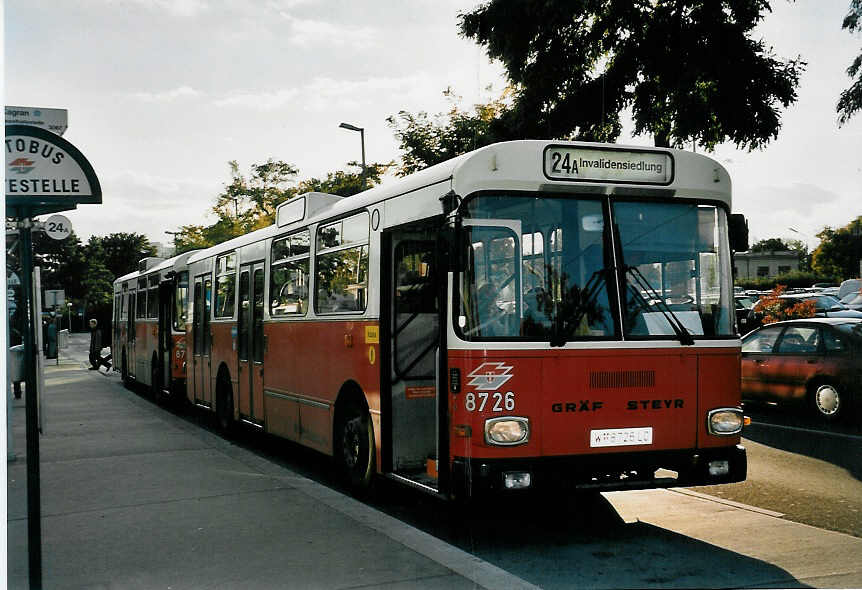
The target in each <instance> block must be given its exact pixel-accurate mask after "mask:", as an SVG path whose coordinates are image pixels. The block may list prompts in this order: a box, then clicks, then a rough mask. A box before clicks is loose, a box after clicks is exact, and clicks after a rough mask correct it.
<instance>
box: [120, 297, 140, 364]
mask: <svg viewBox="0 0 862 590" xmlns="http://www.w3.org/2000/svg"><path fill="white" fill-rule="evenodd" d="M136 308H137V292H135V291H132V292H131V293H129V298H128V300H127V306H126V313H127V315H126V322H127V323H126V358H125V363H126V364H125V370H126V375H127V376H129V377H134V376H135V334H136V332H137V330H135V310H136ZM121 362H122V361H121ZM120 368H121V369H122V368H123V366H122V365H120Z"/></svg>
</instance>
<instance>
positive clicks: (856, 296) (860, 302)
mask: <svg viewBox="0 0 862 590" xmlns="http://www.w3.org/2000/svg"><path fill="white" fill-rule="evenodd" d="M841 303H842V304H843V305H845V306H846V307H847V308H848V309H855V310H856V311H862V293H850V294H849V295H847V296H846V297H844V299H842V300H841Z"/></svg>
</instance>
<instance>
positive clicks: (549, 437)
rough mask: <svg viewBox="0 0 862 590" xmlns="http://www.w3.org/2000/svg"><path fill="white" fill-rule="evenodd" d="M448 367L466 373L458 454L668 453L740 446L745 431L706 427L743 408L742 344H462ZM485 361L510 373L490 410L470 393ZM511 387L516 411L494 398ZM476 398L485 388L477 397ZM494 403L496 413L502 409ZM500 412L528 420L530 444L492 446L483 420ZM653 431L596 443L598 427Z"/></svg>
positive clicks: (453, 402)
mask: <svg viewBox="0 0 862 590" xmlns="http://www.w3.org/2000/svg"><path fill="white" fill-rule="evenodd" d="M449 363H450V367H453V368H458V369H459V370H460V373H461V375H462V387H461V389H462V392H461V393H459V394H456V395H450V409H451V416H452V425H453V426H460V425H468V426H469V427H470V431H471V432H472V436H470V437H469V438H464V437H462V436H459V435H458V434H457V433H456V432H455V431H456V430H457V428H455V429H453V433H452V435H451V438H450V444H451V453H452V455H453V457H470V458H489V459H502V458H512V457H555V456H572V455H578V456H583V455H596V454H608V453H612V454H613V453H631V452H634V451H641V450H643V451H663V450H681V449H695V448H700V447H717V446H722V447H725V446H734V445H736V444H738V443H739V440H740V437H739V436H732V437H716V436H712V435H709V434H707V430H706V428H707V424H706V420H707V418H706V416H707V412H708V411H709V410H710V409H714V408H717V407H737V406H738V405H739V351H738V349H735V348H728V349H718V348H711V349H688V348H685V349H683V348H679V349H670V350H668V349H653V348H643V349H617V350H559V351H551V352H548V351H536V352H532V351H503V350H498V351H491V350H488V351H478V350H477V351H464V350H454V351H450V353H449ZM485 363H491V364H490V365H486V367H488V368H490V370H491V371H492V372H502V373H506V372H508V374H509V375H511V377H510V378H509V379H507V380H506V381H505V383H503V384H502V385H501V387H500V388H499V389H498V390H496V391H489V392H488V394H489V397H488V400H487V403H486V404H485V407H484V410H483V411H480V407H479V406H480V403H479V402H478V401H477V404H476V409H475V410H474V411H469V410H468V403H467V396H468V395H469V394H470V393H474V394H478V393H479V392H477V390H476V387H475V386H473V385H471V382H472V381H473V380H474V377H471V376H470V375H471V373H474V371H476V369H477V368H479V367H481V366H482V365H483V364H485ZM497 393H500V394H502V397H503V399H504V397H505V395H506V394H507V393H511V394H513V397H514V408H513V409H512V410H508V409H506V408H505V405H504V404H500V403H497V401H498V399H499V398H497V399H495V394H497ZM477 398H478V395H477ZM495 409H496V410H497V411H495ZM498 416H521V417H526V418H529V419H530V435H529V441H528V442H527V443H526V444H523V445H519V446H511V447H500V446H492V445H489V444H487V443H486V442H485V440H484V423H485V420H486V419H488V418H494V417H498ZM646 427H650V428H652V443H651V444H649V445H625V446H606V447H595V446H591V444H590V434H591V431H593V430H604V429H620V428H646Z"/></svg>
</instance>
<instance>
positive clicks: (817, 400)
mask: <svg viewBox="0 0 862 590" xmlns="http://www.w3.org/2000/svg"><path fill="white" fill-rule="evenodd" d="M845 402H846V400H845V399H844V396H843V395H842V394H841V390H839V389H838V387H837V386H836V385H834V384H832V383H816V384H815V385H814V387H812V391H811V406H812V407H813V409H814V413H815V415H817V417H819V418H821V419H822V420H827V421H829V422H834V421H836V420H838V419H839V418H840V417H841V415H842V413H843V410H844V405H845Z"/></svg>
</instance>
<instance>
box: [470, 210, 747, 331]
mask: <svg viewBox="0 0 862 590" xmlns="http://www.w3.org/2000/svg"><path fill="white" fill-rule="evenodd" d="M608 204H610V208H609V207H608ZM463 211H464V217H463V221H462V225H463V230H464V231H463V237H464V241H463V242H462V244H463V245H462V248H463V249H464V251H465V252H466V264H465V271H464V272H462V273H461V275H460V278H459V283H458V286H457V289H456V293H455V295H456V300H457V306H458V307H457V308H456V309H458V310H459V311H458V312H457V313H456V314H455V321H456V330H457V331H458V333H459V334H460V335H461V336H462V337H463V338H464V339H467V340H477V339H478V340H484V339H520V340H530V341H550V342H551V343H552V344H557V345H561V344H563V343H565V342H568V341H570V340H577V339H619V338H620V337H621V334H620V332H621V331H623V332H624V333H625V337H626V338H632V339H648V338H680V339H681V340H683V339H685V338H686V337H687V338H691V336H694V337H716V336H723V337H729V336H733V335H734V333H735V329H734V324H733V322H734V317H735V314H734V313H733V307H732V306H733V301H734V299H733V293H732V289H731V287H732V286H731V282H730V277H731V271H730V256H729V247H728V244H727V239H726V234H727V229H726V227H727V226H726V216H725V213H724V210H722V209H720V208H718V207H715V206H712V205H698V204H694V203H688V202H673V203H667V202H644V201H622V200H613V199H611V200H610V201H608V200H607V199H606V198H604V197H596V196H592V195H589V196H587V195H556V194H555V195H554V196H548V195H542V196H541V198H538V197H537V196H536V195H529V196H526V195H480V196H477V197H474V198H472V199H470V200H468V201H467V202H466V203H465V205H464V208H463ZM611 215H612V216H613V220H614V222H615V223H614V225H613V230H614V234H615V235H613V234H612V232H611V224H610V223H609V222H608V219H609V218H610V216H611ZM671 228H672V229H673V231H669V229H671ZM613 243H616V244H617V245H618V246H617V248H616V257H617V258H616V262H615V259H614V252H615V249H614V248H613V247H612V244H613ZM615 270H618V271H619V272H618V273H615V272H614V271H615ZM618 283H619V284H618ZM618 293H622V294H623V296H622V297H619V296H618ZM620 299H621V300H622V301H621V304H620ZM620 311H622V314H620V313H619V312H620ZM621 328H622V330H621Z"/></svg>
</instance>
